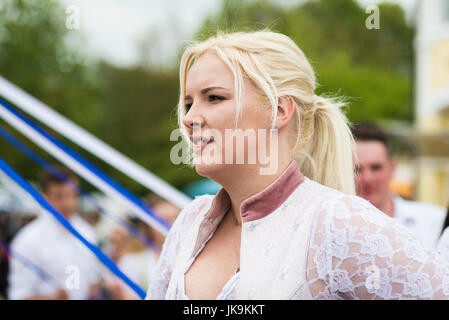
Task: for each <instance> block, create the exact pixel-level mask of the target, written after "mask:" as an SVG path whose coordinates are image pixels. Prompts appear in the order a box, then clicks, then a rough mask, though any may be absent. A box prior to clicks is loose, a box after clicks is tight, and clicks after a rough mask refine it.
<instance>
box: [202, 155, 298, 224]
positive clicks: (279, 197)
mask: <svg viewBox="0 0 449 320" xmlns="http://www.w3.org/2000/svg"><path fill="white" fill-rule="evenodd" d="M303 181H304V175H303V174H302V173H301V172H300V171H299V167H298V164H297V162H296V161H292V163H291V164H290V165H289V166H288V167H287V169H285V170H284V172H283V173H282V174H281V175H280V176H279V177H278V178H277V179H276V180H275V181H274V182H273V183H272V184H270V185H269V186H268V187H266V188H265V189H264V190H262V191H261V192H259V193H257V194H255V195H254V196H251V197H249V198H248V199H246V200H245V201H243V202H242V204H241V206H240V212H241V214H242V222H243V223H245V222H249V221H254V220H257V219H261V218H264V217H266V216H267V215H269V214H270V213H272V212H273V211H275V210H276V209H277V208H278V207H279V206H280V205H281V204H282V203H284V201H285V200H287V198H288V197H289V196H290V194H291V193H292V192H293V191H294V190H295V189H296V188H297V187H298V186H299V185H300V184H301V183H302V182H303ZM230 207H231V200H230V198H229V195H228V193H227V192H226V190H225V189H224V188H221V189H220V191H218V193H217V195H216V196H215V197H214V199H213V201H212V206H211V208H210V209H209V211H208V212H207V213H206V216H205V218H207V219H210V218H214V217H217V216H220V215H222V214H224V213H226V212H227V211H228V210H229V208H230Z"/></svg>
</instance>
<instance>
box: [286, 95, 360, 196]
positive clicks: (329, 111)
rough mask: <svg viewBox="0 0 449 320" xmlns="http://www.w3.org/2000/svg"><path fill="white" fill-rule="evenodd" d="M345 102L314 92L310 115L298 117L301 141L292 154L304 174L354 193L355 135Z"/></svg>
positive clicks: (329, 185)
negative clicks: (346, 113)
mask: <svg viewBox="0 0 449 320" xmlns="http://www.w3.org/2000/svg"><path fill="white" fill-rule="evenodd" d="M344 106H345V104H344V103H343V102H339V101H337V100H336V99H331V98H324V97H319V96H314V99H313V102H312V105H311V106H310V110H311V116H309V118H308V119H307V118H306V119H301V127H302V129H303V130H299V132H298V134H299V135H300V140H302V141H303V142H302V143H301V144H299V145H297V146H296V147H295V151H294V155H295V159H296V160H297V161H298V163H299V166H300V169H301V172H302V173H303V174H304V175H305V176H307V177H309V178H310V179H312V180H315V181H317V182H319V183H321V184H323V185H325V186H328V187H331V188H334V189H337V190H340V191H342V192H345V193H349V194H354V193H355V187H354V169H353V159H354V139H353V137H352V134H351V130H350V128H349V124H348V120H347V118H346V116H345V114H344V113H343V112H342V108H343V107H344ZM301 131H302V132H301Z"/></svg>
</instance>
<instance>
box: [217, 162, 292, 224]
mask: <svg viewBox="0 0 449 320" xmlns="http://www.w3.org/2000/svg"><path fill="white" fill-rule="evenodd" d="M291 162H292V159H285V160H284V161H281V160H280V161H279V165H278V166H277V170H276V172H275V173H273V174H272V175H261V174H260V171H259V168H260V167H259V166H255V165H253V166H245V167H244V168H243V167H241V169H240V168H239V169H240V170H237V172H233V174H232V175H231V174H229V175H227V177H228V178H227V179H223V181H219V183H220V184H221V185H222V186H223V188H224V189H225V190H226V192H227V193H228V195H229V197H230V199H231V205H232V207H231V209H230V210H231V213H232V214H233V215H234V216H235V218H236V221H237V222H238V224H239V225H241V224H242V217H241V213H240V206H241V204H242V203H243V202H244V201H245V200H246V199H248V198H250V197H252V196H254V195H256V194H257V193H259V192H261V191H262V190H264V189H265V188H267V187H268V186H269V185H270V184H272V183H273V182H274V181H276V179H277V178H278V177H279V176H280V175H281V174H282V173H283V172H284V171H285V170H286V168H287V167H288V166H289V165H290V163H291Z"/></svg>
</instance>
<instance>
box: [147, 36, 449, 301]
mask: <svg viewBox="0 0 449 320" xmlns="http://www.w3.org/2000/svg"><path fill="white" fill-rule="evenodd" d="M315 87H316V83H315V75H314V72H313V69H312V67H311V66H310V64H309V62H308V61H307V59H306V57H305V55H304V53H303V52H302V51H301V50H300V49H299V48H298V47H297V46H296V44H295V43H294V42H293V41H292V40H291V39H290V38H288V37H287V36H285V35H282V34H278V33H274V32H270V31H259V32H254V33H232V34H218V35H217V36H215V37H212V38H210V39H208V40H206V41H204V42H199V43H193V44H192V45H191V46H189V47H188V48H187V49H186V51H185V52H184V54H183V56H182V59H181V66H180V100H179V109H178V115H179V122H180V128H181V130H182V131H183V133H184V135H185V138H186V140H187V141H188V142H189V143H190V145H191V147H192V150H193V151H194V163H195V169H196V171H197V173H198V174H199V175H201V176H205V177H209V178H210V179H212V180H214V181H216V182H218V183H219V184H221V185H222V186H223V188H222V189H221V190H220V191H219V192H218V193H217V195H216V196H209V195H205V196H201V197H197V198H195V200H193V201H192V203H191V204H190V205H189V206H187V207H186V208H185V209H184V210H183V211H182V212H181V213H180V215H179V217H178V218H177V220H176V221H175V223H174V224H173V226H172V229H171V230H170V233H169V235H168V237H167V240H166V242H165V244H164V247H163V250H162V253H161V257H160V260H159V264H158V267H157V272H156V273H155V277H154V278H153V279H152V281H151V282H150V285H149V290H148V294H147V299H409V298H411V299H446V298H447V297H448V296H449V269H448V266H447V265H446V264H445V263H444V262H443V261H441V260H439V259H437V258H436V257H434V255H433V254H432V253H431V252H428V251H425V250H424V249H423V247H422V245H421V244H420V242H419V241H418V240H416V239H415V238H413V237H412V236H411V235H410V233H408V232H407V231H406V230H405V229H404V227H402V226H400V225H399V224H398V223H397V222H395V221H394V220H392V219H391V218H389V217H387V216H386V215H384V214H383V213H381V212H380V211H378V210H377V209H376V208H375V207H374V206H372V205H371V204H369V203H368V202H367V201H365V200H363V199H361V198H358V197H356V196H354V195H353V193H354V177H353V163H352V159H353V138H352V136H351V133H350V130H349V128H348V124H347V120H346V118H345V116H344V114H343V113H342V111H341V110H340V108H341V107H342V104H340V103H337V102H335V101H333V100H330V99H326V98H322V97H319V96H316V95H315ZM229 130H231V131H232V132H234V133H236V132H250V131H251V130H253V131H254V132H257V134H258V136H257V139H247V141H245V143H244V148H243V149H244V159H245V161H243V163H242V161H240V162H239V161H237V160H238V159H237V158H236V155H237V153H238V152H237V149H238V147H235V148H234V147H233V142H235V141H236V140H238V139H237V138H238V135H235V134H232V135H229V134H228V133H229ZM248 130H249V131H248ZM264 132H265V133H267V134H265V135H264V134H263V133H264ZM259 133H260V134H259ZM273 144H274V145H275V146H276V148H274V149H273V148H271V147H272V146H273ZM264 145H268V146H269V147H268V148H265V147H264ZM229 146H231V147H229ZM263 148H265V149H270V148H271V149H270V151H273V150H274V157H273V156H272V154H270V158H269V159H270V164H269V165H270V168H271V169H273V168H274V169H273V170H271V172H269V173H267V172H268V171H263V170H262V169H264V168H265V169H267V166H268V165H267V162H266V161H265V160H266V159H261V158H260V157H257V159H256V161H249V160H248V159H250V158H252V156H253V153H254V152H256V153H257V154H258V155H259V150H260V149H263ZM230 150H233V151H235V153H234V154H231V156H230V157H226V159H227V160H228V161H216V160H217V155H219V156H221V157H223V155H224V154H229V151H230ZM262 158H263V157H262ZM252 159H253V160H254V158H252ZM222 160H223V159H222ZM229 160H232V161H229ZM273 163H274V164H275V165H273Z"/></svg>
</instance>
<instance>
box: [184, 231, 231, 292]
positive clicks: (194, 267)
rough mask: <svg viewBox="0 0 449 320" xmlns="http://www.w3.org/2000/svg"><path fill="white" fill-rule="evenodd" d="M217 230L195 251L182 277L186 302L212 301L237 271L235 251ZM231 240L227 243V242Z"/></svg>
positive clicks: (225, 237) (227, 238)
mask: <svg viewBox="0 0 449 320" xmlns="http://www.w3.org/2000/svg"><path fill="white" fill-rule="evenodd" d="M229 238H230V237H229V236H228V235H226V234H225V233H223V232H221V230H217V231H216V232H215V233H214V234H213V235H212V237H211V238H210V239H209V240H208V241H207V242H206V243H205V244H204V246H201V247H200V248H199V250H198V251H199V252H198V253H197V255H196V257H194V258H193V259H194V260H193V263H192V264H191V265H190V267H188V269H187V272H186V273H185V275H184V283H185V293H186V295H187V296H188V297H189V299H215V298H216V297H217V296H218V295H219V294H220V292H221V291H222V289H223V287H224V286H225V285H226V283H227V282H228V281H229V279H230V278H232V276H234V274H235V273H236V271H237V270H238V268H239V260H240V258H239V251H240V250H239V249H238V248H237V247H236V245H235V244H234V242H235V241H233V239H229ZM230 240H231V241H230Z"/></svg>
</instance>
